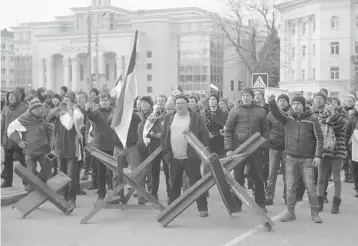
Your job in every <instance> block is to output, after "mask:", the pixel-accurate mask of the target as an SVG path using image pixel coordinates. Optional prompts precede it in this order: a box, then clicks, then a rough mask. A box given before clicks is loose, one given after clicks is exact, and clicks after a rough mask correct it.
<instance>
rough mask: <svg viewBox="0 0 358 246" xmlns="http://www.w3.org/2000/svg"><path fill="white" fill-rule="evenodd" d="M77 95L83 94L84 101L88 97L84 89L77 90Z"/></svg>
mask: <svg viewBox="0 0 358 246" xmlns="http://www.w3.org/2000/svg"><path fill="white" fill-rule="evenodd" d="M77 95H82V96H84V97H85V98H86V101H87V99H88V96H87V93H86V92H85V91H79V92H77Z"/></svg>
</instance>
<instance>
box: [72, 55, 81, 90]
mask: <svg viewBox="0 0 358 246" xmlns="http://www.w3.org/2000/svg"><path fill="white" fill-rule="evenodd" d="M71 69H72V85H71V90H72V91H76V89H77V83H79V82H80V81H79V78H78V59H77V58H73V59H71Z"/></svg>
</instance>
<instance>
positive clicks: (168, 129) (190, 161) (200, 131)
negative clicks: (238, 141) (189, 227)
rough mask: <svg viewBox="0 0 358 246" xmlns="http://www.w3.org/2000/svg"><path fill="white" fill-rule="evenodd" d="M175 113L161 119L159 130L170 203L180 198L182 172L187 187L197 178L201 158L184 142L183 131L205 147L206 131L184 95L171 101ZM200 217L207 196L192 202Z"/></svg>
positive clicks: (198, 177) (205, 207)
mask: <svg viewBox="0 0 358 246" xmlns="http://www.w3.org/2000/svg"><path fill="white" fill-rule="evenodd" d="M175 108H176V112H174V113H171V114H168V115H166V116H165V119H164V124H163V131H162V146H163V159H164V161H165V162H166V163H170V164H169V168H170V179H171V186H170V201H169V203H172V202H173V201H174V200H175V199H176V198H178V197H179V196H180V193H181V188H182V180H183V171H184V170H185V171H186V173H187V174H188V176H189V180H190V185H193V184H194V183H195V182H197V181H198V180H200V179H201V172H200V165H201V159H200V158H199V156H198V154H197V153H196V152H195V150H194V149H193V148H192V147H191V146H190V145H189V144H188V142H187V141H186V139H185V137H184V134H183V131H185V130H187V131H190V132H192V133H193V134H194V135H195V136H196V137H197V138H198V139H199V140H200V141H201V142H202V143H203V144H204V145H205V146H208V144H209V131H208V129H207V127H206V125H205V123H204V120H203V118H202V117H201V116H200V115H199V114H197V113H195V112H193V111H192V110H191V109H189V100H188V98H187V97H185V96H184V95H178V96H177V97H176V98H175ZM196 203H197V207H198V210H199V212H200V216H201V217H207V216H208V201H207V194H203V195H202V196H200V197H199V198H198V200H197V201H196Z"/></svg>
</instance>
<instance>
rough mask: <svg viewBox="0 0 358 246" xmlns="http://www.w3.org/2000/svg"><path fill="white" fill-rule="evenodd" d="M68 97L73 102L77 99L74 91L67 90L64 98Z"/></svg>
mask: <svg viewBox="0 0 358 246" xmlns="http://www.w3.org/2000/svg"><path fill="white" fill-rule="evenodd" d="M66 97H68V98H69V99H70V100H71V101H72V102H73V103H74V102H75V100H76V95H75V93H73V92H72V91H69V92H67V93H66V95H65V96H64V97H63V98H66Z"/></svg>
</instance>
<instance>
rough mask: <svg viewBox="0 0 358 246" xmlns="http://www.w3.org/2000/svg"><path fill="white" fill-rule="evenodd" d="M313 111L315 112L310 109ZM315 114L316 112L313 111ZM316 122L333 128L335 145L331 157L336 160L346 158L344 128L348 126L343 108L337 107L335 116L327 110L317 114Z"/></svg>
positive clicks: (346, 114)
mask: <svg viewBox="0 0 358 246" xmlns="http://www.w3.org/2000/svg"><path fill="white" fill-rule="evenodd" d="M312 109H313V110H316V109H315V108H314V107H312ZM313 113H317V111H313ZM318 120H319V122H320V123H321V124H327V125H329V126H331V127H332V128H333V131H334V136H335V137H336V145H335V147H334V150H333V153H332V154H333V156H332V157H337V158H346V157H347V148H346V144H345V141H346V126H347V124H348V113H347V112H346V110H345V109H344V108H343V107H339V108H338V109H337V110H336V111H335V114H334V115H332V114H331V112H329V111H328V110H323V111H320V112H318Z"/></svg>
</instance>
